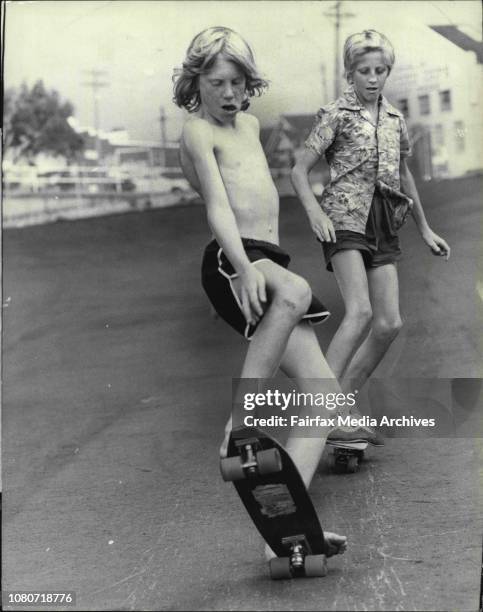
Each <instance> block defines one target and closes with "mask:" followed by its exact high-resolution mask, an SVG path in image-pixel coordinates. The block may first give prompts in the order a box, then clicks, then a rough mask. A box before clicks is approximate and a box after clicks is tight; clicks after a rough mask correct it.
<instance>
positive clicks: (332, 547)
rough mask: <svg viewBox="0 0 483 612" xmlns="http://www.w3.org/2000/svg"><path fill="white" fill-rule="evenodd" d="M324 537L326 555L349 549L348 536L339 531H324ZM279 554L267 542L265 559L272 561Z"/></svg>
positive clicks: (339, 553) (341, 552) (329, 555)
mask: <svg viewBox="0 0 483 612" xmlns="http://www.w3.org/2000/svg"><path fill="white" fill-rule="evenodd" d="M324 539H325V543H326V545H327V551H326V553H325V554H326V556H327V557H332V556H333V555H342V554H343V553H344V552H345V551H346V550H347V538H346V536H341V535H339V534H338V533H332V532H331V531H324ZM276 556H277V555H276V554H275V553H274V552H273V550H272V549H271V548H270V546H269V545H268V544H265V559H266V560H267V561H270V559H273V558H274V557H276Z"/></svg>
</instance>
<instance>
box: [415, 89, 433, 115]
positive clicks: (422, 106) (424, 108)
mask: <svg viewBox="0 0 483 612" xmlns="http://www.w3.org/2000/svg"><path fill="white" fill-rule="evenodd" d="M418 102H419V114H420V115H429V114H431V109H430V106H429V96H428V95H427V94H425V95H423V96H418Z"/></svg>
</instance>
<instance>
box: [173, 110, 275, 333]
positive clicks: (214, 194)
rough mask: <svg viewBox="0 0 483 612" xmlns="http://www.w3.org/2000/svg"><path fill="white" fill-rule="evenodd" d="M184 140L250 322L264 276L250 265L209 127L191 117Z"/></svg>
mask: <svg viewBox="0 0 483 612" xmlns="http://www.w3.org/2000/svg"><path fill="white" fill-rule="evenodd" d="M183 140H184V143H185V146H186V149H187V151H188V154H189V155H190V157H191V160H192V162H193V164H194V166H195V169H196V173H197V176H198V179H199V181H200V187H201V195H202V197H203V200H204V202H205V205H206V210H207V219H208V224H209V226H210V228H211V230H212V232H213V234H214V236H215V238H216V240H217V242H218V244H219V245H220V246H221V247H222V249H223V251H224V252H225V253H226V256H227V257H228V259H229V261H230V263H231V265H232V266H233V268H234V269H235V271H236V272H237V273H238V275H239V277H240V280H241V283H242V286H241V296H240V297H241V305H242V311H243V314H244V315H245V318H246V320H247V322H248V323H251V324H253V323H255V322H256V321H258V320H259V318H260V317H261V316H262V315H263V307H262V304H261V302H266V300H267V297H266V288H265V277H264V276H263V274H262V273H261V272H260V271H259V270H257V268H256V266H253V265H252V264H251V262H250V260H249V259H248V257H247V255H246V253H245V249H244V248H243V244H242V240H241V237H240V233H239V231H238V226H237V223H236V219H235V215H234V214H233V211H232V209H231V206H230V202H229V200H228V196H227V193H226V189H225V186H224V184H223V179H222V178H221V174H220V171H219V168H218V162H217V160H216V157H215V153H214V143H213V133H212V130H211V127H210V126H209V125H207V124H206V123H205V122H204V121H202V120H197V119H193V120H192V121H190V122H189V123H188V124H187V125H186V126H185V128H184V131H183Z"/></svg>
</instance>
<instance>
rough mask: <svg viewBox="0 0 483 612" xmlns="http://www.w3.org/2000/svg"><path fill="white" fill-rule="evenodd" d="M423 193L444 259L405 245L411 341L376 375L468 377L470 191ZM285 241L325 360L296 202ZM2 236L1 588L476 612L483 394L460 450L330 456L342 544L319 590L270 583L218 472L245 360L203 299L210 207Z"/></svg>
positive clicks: (443, 447)
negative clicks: (343, 463) (303, 281)
mask: <svg viewBox="0 0 483 612" xmlns="http://www.w3.org/2000/svg"><path fill="white" fill-rule="evenodd" d="M423 192H424V193H425V195H426V199H425V201H426V210H427V213H428V217H429V218H430V219H431V222H432V225H433V227H434V229H435V230H436V231H438V232H441V234H442V235H444V236H445V237H446V238H447V239H448V240H449V241H450V242H451V245H452V247H453V255H452V258H451V260H450V261H449V262H448V263H446V262H444V261H442V260H440V259H438V258H435V257H432V256H431V255H430V254H429V253H427V251H426V248H425V247H424V246H423V245H422V243H421V241H420V240H419V239H418V237H417V235H416V232H415V230H414V227H412V226H410V225H409V226H408V227H407V228H405V229H404V231H403V237H402V238H403V249H404V252H405V259H404V260H403V261H402V262H401V264H400V277H401V308H402V312H403V316H404V319H405V327H404V329H403V331H402V333H401V334H400V337H399V338H398V339H397V340H396V342H395V343H394V345H393V346H392V348H391V350H390V352H389V353H388V355H387V357H386V359H385V361H384V362H383V364H381V366H380V367H379V369H378V372H377V375H378V376H379V377H381V378H388V377H398V378H424V379H427V380H432V379H434V380H436V379H444V378H453V377H456V378H459V377H468V378H471V377H478V376H481V363H482V361H481V352H480V349H481V344H480V343H481V318H478V317H481V293H482V288H481V287H482V285H481V284H478V279H477V267H478V257H479V254H480V253H481V201H480V196H479V193H481V185H480V184H479V183H478V181H477V180H476V179H472V180H466V181H453V182H451V183H450V182H446V183H442V184H440V185H436V186H431V187H425V188H424V189H423ZM281 236H282V245H283V246H284V247H285V248H286V249H287V250H288V251H289V252H291V253H292V254H293V265H292V269H294V270H296V271H298V272H300V273H302V274H303V275H305V276H306V277H307V278H309V280H310V281H311V284H312V286H313V289H314V292H315V293H317V294H319V295H320V296H321V298H322V299H323V301H324V302H325V303H327V304H328V305H329V307H330V309H331V310H332V313H333V316H332V317H331V319H329V321H328V322H327V323H326V324H324V325H323V326H321V327H319V328H317V333H318V335H319V338H320V341H321V344H322V346H323V347H326V346H327V344H328V342H329V340H330V338H331V336H332V334H333V333H334V330H335V328H336V326H337V323H338V321H340V317H341V303H340V299H339V297H338V294H337V290H336V287H335V284H334V280H333V278H332V277H331V276H330V275H329V274H328V273H326V272H325V271H323V269H322V266H321V257H320V253H319V249H318V246H317V244H316V243H315V241H313V240H312V239H311V237H310V233H309V228H308V224H307V222H306V221H305V219H304V217H303V215H302V212H301V208H300V207H299V206H298V205H297V204H296V203H295V202H294V201H292V200H286V201H284V202H283V204H282V210H281ZM3 238H4V245H3V250H4V270H3V273H4V285H3V302H4V318H3V329H4V334H3V380H4V390H3V440H4V446H3V463H4V481H3V485H4V521H3V589H4V591H13V590H15V591H21V590H28V591H37V590H42V591H48V590H54V591H61V590H68V589H70V590H71V591H75V592H76V595H77V604H76V606H74V607H73V608H72V607H70V608H68V607H62V606H60V607H56V608H55V609H79V610H80V609H82V610H223V609H227V610H250V609H253V610H476V609H477V607H478V595H479V583H480V574H481V571H480V570H481V552H482V551H481V544H482V542H481V536H482V530H481V506H482V498H481V491H482V490H481V465H482V445H481V438H480V437H478V436H480V435H481V432H482V423H481V417H480V416H479V414H480V413H478V412H476V407H478V405H479V404H480V405H481V392H480V395H478V389H477V391H476V393H473V395H471V393H470V394H469V395H471V402H470V403H471V406H470V408H471V410H470V412H471V414H470V418H467V419H466V425H467V427H466V429H465V428H464V427H463V429H461V431H463V432H464V434H462V436H461V437H452V438H444V439H443V438H434V439H402V438H390V439H388V440H387V443H386V446H385V447H384V448H383V449H381V450H373V451H372V452H371V453H370V454H369V456H368V460H367V461H366V462H364V463H363V465H362V467H361V470H360V472H359V473H358V474H355V475H340V474H331V473H329V470H328V468H327V465H326V461H325V459H323V461H322V463H321V466H320V469H319V472H318V474H317V475H316V477H315V479H314V482H313V484H312V487H311V493H312V496H313V499H314V503H315V506H316V508H317V510H318V511H319V514H320V518H321V521H322V524H323V526H324V527H326V528H328V529H331V530H335V531H338V532H339V533H344V534H346V535H347V536H348V537H349V550H348V551H347V553H346V554H345V555H344V556H341V557H339V558H333V559H331V560H330V561H329V567H330V572H329V574H328V576H326V577H325V578H323V579H312V580H297V581H289V582H283V583H280V582H277V583H273V582H271V581H270V580H269V578H268V574H267V568H266V566H265V563H264V560H263V557H262V544H261V541H260V538H259V536H258V535H257V534H256V533H255V531H254V529H253V527H252V525H251V523H250V520H249V519H248V517H247V516H246V514H245V512H244V510H243V509H242V508H241V504H240V502H239V500H238V498H237V496H236V493H235V491H234V489H233V487H232V486H231V485H229V484H225V483H223V482H222V480H221V478H220V477H219V472H218V460H217V448H218V445H219V441H220V437H221V432H222V428H223V425H224V422H225V420H226V417H227V412H228V410H229V405H230V399H231V378H232V377H233V376H236V375H237V373H238V372H239V370H240V367H241V364H242V361H243V357H244V351H245V345H244V343H243V340H242V339H241V338H240V337H238V335H237V334H236V333H235V332H234V331H232V330H231V329H230V328H228V327H227V326H226V325H225V324H224V323H223V322H221V321H216V320H213V319H212V318H211V317H210V316H209V307H208V304H207V300H206V298H205V296H204V295H203V293H202V290H201V287H200V283H199V262H200V254H201V252H202V249H203V246H204V244H205V243H206V242H207V239H208V238H207V232H206V224H205V222H204V217H203V208H202V207H201V206H196V205H195V206H186V207H179V208H173V209H165V210H156V211H150V212H143V213H133V214H125V215H121V216H112V217H106V218H97V219H91V220H82V221H76V222H59V223H56V224H54V225H49V226H38V227H30V228H24V229H21V230H8V231H5V232H4V236H3ZM479 282H480V283H481V281H479ZM473 382H474V381H473ZM436 384H437V383H436ZM463 395H464V396H465V397H466V399H468V398H469V395H468V393H466V395H465V394H463ZM463 403H464V402H463ZM468 424H470V425H469V426H468ZM463 436H464V437H463ZM5 609H17V610H18V609H22V608H21V607H18V606H17V607H13V606H8V605H6V606H5ZM47 609H48V608H47ZM52 609H53V608H52Z"/></svg>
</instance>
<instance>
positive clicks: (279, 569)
mask: <svg viewBox="0 0 483 612" xmlns="http://www.w3.org/2000/svg"><path fill="white" fill-rule="evenodd" d="M268 565H269V567H270V578H271V579H272V580H284V579H285V578H292V572H291V571H290V559H289V558H288V557H274V558H273V559H270V561H269V562H268Z"/></svg>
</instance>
